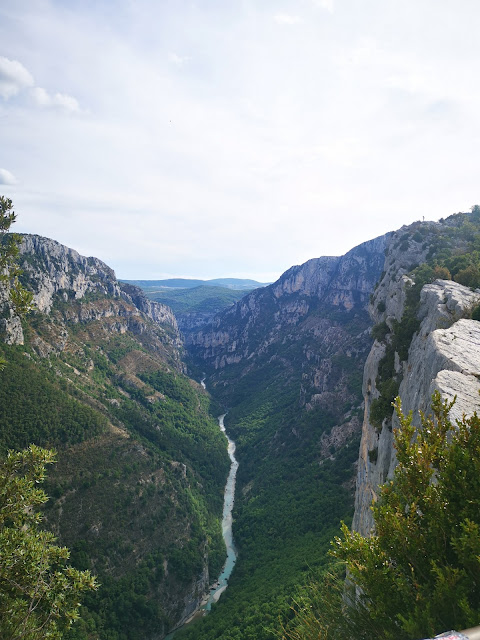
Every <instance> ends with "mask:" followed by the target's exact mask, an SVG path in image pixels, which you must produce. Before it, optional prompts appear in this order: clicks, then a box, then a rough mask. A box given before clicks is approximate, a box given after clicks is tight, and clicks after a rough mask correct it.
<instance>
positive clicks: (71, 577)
mask: <svg viewBox="0 0 480 640" xmlns="http://www.w3.org/2000/svg"><path fill="white" fill-rule="evenodd" d="M53 461H54V453H53V452H52V451H48V450H46V449H41V448H40V447H36V446H35V445H31V446H30V447H29V449H26V450H25V451H21V452H12V451H10V452H9V454H8V455H7V458H6V460H5V461H4V462H3V463H2V464H1V465H0V637H1V638H2V639H3V640H41V639H43V638H49V639H51V640H56V639H57V638H61V637H62V634H63V631H65V630H66V629H68V628H69V627H70V626H71V624H72V623H73V622H74V621H75V620H76V619H77V618H78V615H79V614H78V610H79V607H80V603H79V597H80V594H82V593H83V592H85V591H89V590H93V589H96V582H95V578H94V577H93V576H91V574H90V572H89V571H78V570H77V569H74V568H72V567H70V566H67V565H66V562H67V560H68V558H69V555H70V554H69V552H68V549H66V548H65V547H59V546H57V545H55V544H54V542H55V538H54V536H53V534H52V533H49V532H46V531H42V530H41V529H40V528H39V523H40V520H41V516H40V514H39V513H38V511H36V508H37V507H38V506H39V505H41V504H43V503H44V502H45V501H46V500H47V496H46V494H45V492H44V491H43V490H42V489H40V488H39V487H38V484H39V483H41V482H43V480H44V479H45V465H46V464H50V463H52V462H53Z"/></svg>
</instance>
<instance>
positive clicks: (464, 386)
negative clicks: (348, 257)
mask: <svg viewBox="0 0 480 640" xmlns="http://www.w3.org/2000/svg"><path fill="white" fill-rule="evenodd" d="M438 226H439V225H438V223H425V224H423V225H422V224H420V223H416V224H415V225H412V226H411V227H408V228H403V229H401V230H400V231H398V232H396V233H395V234H393V235H392V236H391V238H390V240H389V243H388V247H387V257H386V260H385V266H384V275H383V278H382V279H381V281H380V283H379V286H378V287H377V288H376V290H375V293H374V296H373V298H372V302H371V304H370V313H371V315H372V317H373V319H374V321H376V322H377V323H378V324H377V326H378V327H381V326H382V323H385V324H384V325H383V326H384V336H383V337H382V336H380V337H379V338H378V339H377V340H375V343H374V344H373V346H372V349H371V351H370V353H369V355H368V358H367V361H366V365H365V372H364V379H363V394H364V399H365V413H364V421H363V427H362V440H361V445H360V456H359V463H358V477H357V490H356V499H355V515H354V520H353V528H354V529H355V530H356V531H359V532H360V533H362V534H363V535H368V534H369V533H370V532H371V531H372V528H373V519H372V514H371V510H370V505H371V503H372V500H375V499H376V497H377V492H378V488H379V486H380V485H381V484H383V483H384V482H385V481H386V480H387V479H388V478H390V477H392V475H393V470H394V468H395V465H396V458H395V451H394V448H393V436H392V429H394V428H396V427H397V426H398V419H397V417H396V416H395V415H394V416H393V417H392V418H389V417H387V418H385V419H383V421H382V424H381V425H379V424H378V419H377V421H376V424H375V425H374V424H372V422H375V421H373V420H372V417H371V414H372V407H373V404H374V403H375V401H376V399H378V398H379V397H380V390H379V385H380V384H381V370H382V367H385V364H386V361H387V359H388V350H389V349H390V350H391V346H390V347H389V345H391V344H392V340H393V337H392V336H393V333H394V331H395V324H396V323H399V322H401V321H402V317H403V316H404V313H405V311H406V308H407V295H408V291H409V289H411V288H412V285H413V284H414V282H413V280H412V279H411V278H410V277H409V276H408V275H407V272H408V271H410V270H411V269H412V268H413V267H414V266H416V265H418V264H421V263H422V262H424V261H425V258H426V256H427V254H428V252H429V251H430V250H431V242H432V233H433V235H434V236H435V235H438ZM419 230H422V232H423V233H422V236H423V237H422V241H421V242H418V241H414V240H413V237H414V236H415V234H417V235H416V237H417V239H419V236H418V231H419ZM479 301H480V292H474V291H472V290H471V289H469V288H467V287H464V286H462V285H460V284H457V283H456V282H452V281H449V280H436V281H435V282H433V283H432V284H426V285H425V286H424V287H423V288H422V290H421V293H420V300H419V305H418V310H417V311H416V315H417V318H418V321H419V324H418V327H417V328H416V332H415V334H414V336H413V339H412V340H411V343H410V344H409V345H406V347H408V352H406V351H405V349H398V350H396V351H395V353H394V354H390V355H393V357H394V360H393V369H394V371H393V372H392V373H393V374H394V375H395V376H396V378H397V380H399V381H400V386H399V388H398V395H399V396H400V397H401V398H402V408H403V410H404V412H405V413H408V412H409V411H412V412H413V415H414V417H415V418H416V423H417V424H418V425H420V419H419V413H418V412H419V411H423V412H427V413H428V411H429V408H430V399H431V395H432V393H433V391H434V390H435V389H438V390H439V391H440V392H441V394H442V396H443V397H444V398H448V399H450V400H452V399H453V397H454V396H456V397H457V401H456V404H455V406H454V409H453V410H452V413H451V417H452V418H453V419H455V418H459V417H461V416H462V414H463V413H466V414H467V415H471V414H472V413H473V412H474V411H476V410H478V409H479V408H480V402H479V395H478V392H479V390H480V384H479V382H478V378H479V375H480V323H479V322H477V321H474V320H469V319H465V318H462V316H465V315H468V313H469V311H470V310H471V309H472V307H473V305H475V304H478V302H479ZM402 356H403V358H402Z"/></svg>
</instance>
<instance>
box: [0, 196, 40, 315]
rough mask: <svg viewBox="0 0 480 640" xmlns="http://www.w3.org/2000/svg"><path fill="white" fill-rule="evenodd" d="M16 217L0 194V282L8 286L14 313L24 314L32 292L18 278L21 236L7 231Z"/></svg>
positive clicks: (30, 301)
mask: <svg viewBox="0 0 480 640" xmlns="http://www.w3.org/2000/svg"><path fill="white" fill-rule="evenodd" d="M16 219H17V216H16V215H15V212H14V211H13V204H12V201H11V200H10V199H9V198H5V196H0V284H3V285H4V286H5V285H6V286H8V288H9V294H10V301H11V303H12V306H13V309H14V311H15V313H17V314H18V315H24V314H25V313H27V311H29V310H30V308H31V304H32V294H31V293H30V292H29V291H27V290H26V289H25V288H24V287H22V285H21V284H20V282H19V280H18V276H19V275H20V274H21V270H20V268H19V266H18V264H17V258H18V253H19V245H20V242H21V238H20V236H19V235H18V234H16V233H9V231H10V227H11V226H12V224H13V223H14V222H15V220H16Z"/></svg>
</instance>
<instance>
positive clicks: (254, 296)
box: [187, 236, 387, 402]
mask: <svg viewBox="0 0 480 640" xmlns="http://www.w3.org/2000/svg"><path fill="white" fill-rule="evenodd" d="M386 242H387V236H381V237H379V238H376V239H375V240H371V241H370V242H366V243H364V244H362V245H359V246H358V247H356V248H355V249H352V251H349V252H348V253H347V254H346V255H345V256H342V257H324V258H318V259H313V260H309V261H308V262H306V263H305V264H303V265H300V266H296V267H292V268H291V269H289V270H288V271H286V272H285V273H284V274H283V275H282V276H281V278H280V279H279V280H278V281H277V282H275V283H274V284H272V285H270V286H268V287H265V288H262V289H256V290H255V291H253V292H252V293H251V294H249V295H248V296H246V297H245V298H243V299H242V300H241V301H239V302H238V303H237V304H235V305H234V306H233V307H231V308H229V309H228V310H226V311H224V312H222V313H220V314H218V315H217V316H216V317H215V318H214V321H213V322H212V323H211V324H210V325H207V326H206V327H204V328H202V329H201V330H200V331H198V332H196V333H195V332H194V333H192V334H190V335H189V336H188V338H187V344H188V349H189V351H190V353H192V354H193V357H194V358H196V359H197V360H200V361H201V362H202V363H203V364H204V366H207V367H208V368H209V369H213V370H214V371H215V372H217V374H215V373H213V376H212V380H213V381H214V382H215V381H216V380H217V379H219V380H220V378H221V375H220V372H221V370H222V369H224V368H225V367H227V366H228V365H232V364H236V365H241V366H242V367H243V368H244V370H245V371H248V370H250V369H251V368H252V367H253V366H255V362H256V361H257V360H258V359H259V358H262V356H264V354H266V353H268V352H269V351H273V346H274V345H278V344H281V345H282V346H285V345H286V344H287V343H294V342H295V343H297V344H298V345H301V344H302V337H301V336H302V335H303V336H304V337H305V338H306V339H305V340H303V345H304V350H305V354H306V361H307V362H310V363H313V362H314V361H315V358H316V356H315V350H314V349H313V350H312V349H310V348H309V346H308V345H309V344H310V343H311V342H312V339H314V341H315V339H318V340H321V341H322V342H323V343H324V344H325V346H326V347H327V344H328V343H329V342H331V339H332V338H334V340H333V342H335V343H337V344H340V343H342V340H344V339H345V338H346V336H344V335H343V333H344V332H343V331H342V329H341V328H340V326H339V325H340V324H342V323H338V322H335V321H334V320H332V321H329V320H328V319H327V318H325V317H322V318H320V316H322V315H323V316H325V313H324V312H325V310H328V313H329V314H330V315H331V314H335V312H339V314H344V313H347V314H348V313H349V312H352V314H351V316H353V315H354V314H355V313H356V312H362V311H363V310H364V309H365V307H366V305H367V303H368V299H369V296H370V293H371V291H372V290H373V286H374V284H375V282H376V281H377V279H378V277H379V275H380V272H381V269H382V267H383V262H384V254H383V251H384V249H385V246H386ZM334 334H335V335H334ZM307 336H308V337H307ZM335 336H336V338H335ZM334 348H335V347H334V345H333V344H331V349H334ZM300 349H302V347H300ZM353 349H354V350H355V347H353ZM325 373H326V372H325V371H322V370H321V369H318V371H317V372H316V373H315V374H313V376H311V377H312V378H313V380H316V381H317V383H314V387H316V388H318V389H323V387H324V385H322V383H321V382H320V380H321V379H323V378H324V377H325ZM240 375H241V374H240ZM308 401H309V399H307V398H305V402H308Z"/></svg>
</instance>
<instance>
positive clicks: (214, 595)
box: [165, 381, 238, 640]
mask: <svg viewBox="0 0 480 640" xmlns="http://www.w3.org/2000/svg"><path fill="white" fill-rule="evenodd" d="M202 386H204V382H203V381H202ZM225 415H226V414H223V415H221V416H219V417H218V425H219V427H220V430H221V431H222V432H223V433H224V434H225V437H226V438H227V441H228V455H229V457H230V462H231V465H230V471H229V473H228V478H227V484H226V485H225V493H224V498H223V517H222V534H223V539H224V540H225V546H226V548H227V559H226V560H225V564H224V566H223V569H222V572H221V573H220V575H219V576H218V578H217V580H216V581H215V582H214V583H213V586H212V587H211V588H210V593H209V594H208V596H206V597H205V598H204V600H203V602H202V604H201V605H200V607H199V608H198V609H197V610H196V611H195V613H193V614H192V615H191V616H190V618H189V619H188V620H187V621H186V622H185V623H184V624H183V625H182V626H181V627H178V629H175V631H172V633H170V634H169V635H168V636H166V638H165V640H171V639H172V638H173V636H174V635H175V634H176V632H177V631H179V630H180V629H183V628H184V627H186V626H187V625H189V624H192V622H195V621H196V620H198V618H200V617H202V616H204V615H206V614H207V612H208V611H210V609H211V608H212V604H214V603H215V602H217V601H218V599H219V598H220V596H221V595H222V593H223V592H224V591H225V589H226V588H227V586H228V579H229V578H230V574H231V573H232V571H233V567H234V566H235V562H236V560H237V552H236V549H235V543H234V541H233V533H232V520H233V518H232V510H233V503H234V501H235V480H236V477H237V469H238V462H237V459H236V458H235V442H234V441H233V440H232V439H231V438H229V437H228V434H227V432H226V431H225V425H224V419H225Z"/></svg>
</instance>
